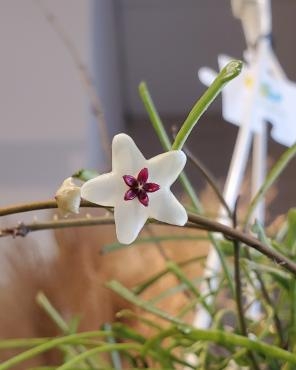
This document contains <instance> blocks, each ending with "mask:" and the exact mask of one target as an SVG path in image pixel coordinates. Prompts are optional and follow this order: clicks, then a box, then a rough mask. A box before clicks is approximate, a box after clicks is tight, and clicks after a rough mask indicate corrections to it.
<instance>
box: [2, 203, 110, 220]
mask: <svg viewBox="0 0 296 370" xmlns="http://www.w3.org/2000/svg"><path fill="white" fill-rule="evenodd" d="M80 207H91V208H93V207H94V208H106V207H101V206H98V205H97V204H94V203H90V202H88V201H87V200H82V201H81V203H80ZM55 208H58V206H57V202H56V201H55V200H54V199H49V200H44V201H40V202H32V203H21V204H15V205H12V206H8V207H3V208H0V216H8V215H12V214H16V213H23V212H30V211H38V210H44V209H55Z"/></svg>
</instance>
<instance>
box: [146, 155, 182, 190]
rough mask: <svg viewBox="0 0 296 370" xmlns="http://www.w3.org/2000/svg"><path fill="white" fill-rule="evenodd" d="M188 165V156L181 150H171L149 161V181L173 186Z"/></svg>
mask: <svg viewBox="0 0 296 370" xmlns="http://www.w3.org/2000/svg"><path fill="white" fill-rule="evenodd" d="M185 163H186V155H185V154H184V153H183V152H182V151H181V150H171V151H169V152H166V153H162V154H159V155H157V156H156V157H153V158H151V159H149V160H148V161H147V167H148V168H149V181H151V182H155V183H157V184H159V185H160V187H163V186H171V185H172V183H173V182H174V181H176V179H177V177H178V176H179V174H180V172H181V171H182V170H183V168H184V166H185Z"/></svg>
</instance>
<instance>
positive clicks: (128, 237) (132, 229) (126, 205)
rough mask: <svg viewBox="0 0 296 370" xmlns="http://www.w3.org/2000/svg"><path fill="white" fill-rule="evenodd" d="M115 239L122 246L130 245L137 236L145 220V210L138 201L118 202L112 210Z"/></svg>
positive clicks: (146, 214) (146, 216) (146, 215)
mask: <svg viewBox="0 0 296 370" xmlns="http://www.w3.org/2000/svg"><path fill="white" fill-rule="evenodd" d="M114 218H115V225H116V235H117V239H118V241H119V242H120V243H122V244H131V243H132V242H133V241H134V240H135V239H136V238H137V236H138V234H139V232H140V231H141V229H142V227H143V226H144V224H145V222H146V220H147V218H148V213H147V208H146V207H143V206H142V205H141V204H140V203H139V201H138V199H134V200H131V201H129V202H119V203H118V204H117V205H116V207H115V208H114Z"/></svg>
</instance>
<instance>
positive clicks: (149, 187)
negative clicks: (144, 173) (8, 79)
mask: <svg viewBox="0 0 296 370" xmlns="http://www.w3.org/2000/svg"><path fill="white" fill-rule="evenodd" d="M143 189H144V190H145V191H147V192H148V193H154V192H155V191H157V190H159V189H160V186H159V185H158V184H154V183H153V182H147V183H146V184H145V185H144V186H143Z"/></svg>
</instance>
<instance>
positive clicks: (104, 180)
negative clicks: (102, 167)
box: [81, 172, 126, 207]
mask: <svg viewBox="0 0 296 370" xmlns="http://www.w3.org/2000/svg"><path fill="white" fill-rule="evenodd" d="M120 180H121V181H119V178H118V176H116V175H115V174H113V173H112V172H109V173H106V174H104V175H100V176H98V177H95V178H94V179H91V180H89V181H87V182H86V183H84V184H83V185H82V187H81V197H82V198H84V199H86V200H88V201H89V202H92V203H96V204H100V205H102V206H107V207H112V206H114V205H115V204H116V202H117V199H118V197H119V195H120V194H121V197H122V199H123V196H124V193H125V191H126V185H125V183H124V181H123V180H122V179H120Z"/></svg>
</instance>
